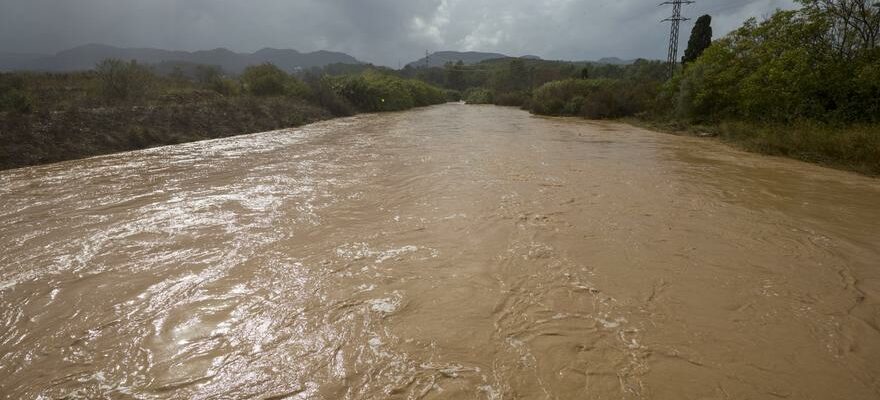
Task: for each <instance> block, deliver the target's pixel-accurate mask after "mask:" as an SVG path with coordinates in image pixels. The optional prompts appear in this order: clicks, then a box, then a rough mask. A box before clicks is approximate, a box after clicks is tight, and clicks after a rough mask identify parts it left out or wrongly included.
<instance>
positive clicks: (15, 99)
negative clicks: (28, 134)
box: [0, 74, 34, 114]
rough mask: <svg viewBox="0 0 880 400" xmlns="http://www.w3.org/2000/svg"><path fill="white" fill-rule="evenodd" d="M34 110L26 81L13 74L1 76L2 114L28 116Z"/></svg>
mask: <svg viewBox="0 0 880 400" xmlns="http://www.w3.org/2000/svg"><path fill="white" fill-rule="evenodd" d="M33 109H34V105H33V100H32V99H31V96H30V95H29V94H28V93H27V90H26V88H25V83H24V79H23V78H22V77H21V76H17V75H13V74H0V112H3V111H13V112H18V113H22V114H27V113H30V112H31V111H33Z"/></svg>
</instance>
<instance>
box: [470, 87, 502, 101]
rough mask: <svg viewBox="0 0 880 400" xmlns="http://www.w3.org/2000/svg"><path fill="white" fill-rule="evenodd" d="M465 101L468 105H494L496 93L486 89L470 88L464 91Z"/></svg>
mask: <svg viewBox="0 0 880 400" xmlns="http://www.w3.org/2000/svg"><path fill="white" fill-rule="evenodd" d="M463 97H464V101H465V102H467V103H468V104H493V103H494V101H495V93H494V92H493V91H492V90H490V89H485V88H470V89H468V90H465V91H464V95H463Z"/></svg>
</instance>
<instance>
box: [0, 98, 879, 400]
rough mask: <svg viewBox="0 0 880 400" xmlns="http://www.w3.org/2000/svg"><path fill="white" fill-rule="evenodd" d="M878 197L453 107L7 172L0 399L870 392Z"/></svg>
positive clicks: (675, 147)
mask: <svg viewBox="0 0 880 400" xmlns="http://www.w3.org/2000/svg"><path fill="white" fill-rule="evenodd" d="M878 204H880V183H878V181H876V180H872V179H870V178H865V177H860V176H856V175H853V174H847V173H844V172H839V171H832V170H828V169H823V168H820V167H816V166H813V165H808V164H803V163H798V162H795V161H789V160H782V159H776V158H768V157H762V156H758V155H753V154H747V153H743V152H738V151H735V150H732V149H730V148H728V147H725V146H723V145H720V144H717V143H715V142H712V141H705V140H699V139H693V138H684V137H676V136H671V135H664V134H659V133H653V132H650V131H646V130H643V129H638V128H633V127H631V126H628V125H623V124H618V123H605V122H589V121H582V120H568V119H549V118H538V117H533V116H530V115H529V114H528V113H526V112H523V111H520V110H516V109H510V108H500V107H490V106H464V105H452V104H450V105H444V106H436V107H431V108H426V109H420V110H416V111H410V112H405V113H394V114H381V115H362V116H357V117H353V118H347V119H340V120H334V121H326V122H321V123H317V124H314V125H310V126H306V127H302V128H298V129H293V130H289V131H279V132H269V133H261V134H255V135H248V136H241V137H233V138H227V139H220V140H215V141H207V142H198V143H189V144H183V145H177V146H169V147H163V148H157V149H151V150H145V151H138V152H133V153H125V154H117V155H110V156H103V157H98V158H93V159H87V160H79V161H72V162H66V163H61V164H54V165H48V166H40V167H31V168H24V169H19V170H12V171H4V172H0V231H2V232H3V234H2V236H0V246H2V248H3V249H4V252H3V253H2V254H0V318H2V321H3V322H2V325H0V394H3V395H4V396H6V397H8V398H38V397H40V396H44V397H48V398H53V397H63V396H65V395H68V396H70V397H73V398H77V397H80V398H95V397H110V398H214V397H218V396H222V397H232V398H241V397H248V396H253V397H256V398H294V399H297V398H302V399H344V398H350V399H366V398H401V399H410V398H483V399H511V398H560V399H564V398H588V399H617V398H651V399H727V398H730V399H740V398H752V399H764V398H768V399H773V398H792V399H874V398H877V397H878V396H880V384H878V381H880V330H878V327H880V300H878V296H880V264H878V260H880V241H878V240H877V238H880V225H878V221H880V207H878V206H877V205H878Z"/></svg>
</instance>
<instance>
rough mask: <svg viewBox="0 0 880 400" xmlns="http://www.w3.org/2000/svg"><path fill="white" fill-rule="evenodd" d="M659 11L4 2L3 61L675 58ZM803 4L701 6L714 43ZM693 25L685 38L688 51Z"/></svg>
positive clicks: (439, 0)
mask: <svg viewBox="0 0 880 400" xmlns="http://www.w3.org/2000/svg"><path fill="white" fill-rule="evenodd" d="M659 2H660V0H653V1H647V0H616V1H615V0H247V1H242V0H237V1H232V0H0V51H4V52H19V53H51V52H56V51H59V50H64V49H67V48H70V47H74V46H78V45H81V44H86V43H103V44H109V45H116V46H125V47H157V48H164V49H169V50H203V49H212V48H217V47H225V48H229V49H231V50H235V51H254V50H258V49H260V48H263V47H276V48H293V49H297V50H300V51H314V50H334V51H342V52H346V53H349V54H351V55H353V56H355V57H357V58H359V59H361V60H363V61H367V62H372V63H376V64H382V65H389V66H397V63H398V62H403V63H406V62H409V61H412V60H415V59H417V58H419V57H421V56H423V55H424V52H425V50H431V51H440V50H460V51H470V50H473V51H489V52H500V53H505V54H509V55H526V54H534V55H538V56H541V57H543V58H548V59H563V60H583V59H597V58H601V57H609V56H616V57H621V58H636V57H643V58H656V59H662V58H665V55H666V42H667V35H668V30H669V27H668V25H667V24H662V23H661V22H660V20H662V19H663V18H665V17H667V16H668V15H669V14H670V13H671V8H670V7H669V6H658V3H659ZM792 7H794V2H793V0H697V1H696V3H695V4H692V5H689V6H685V7H684V14H685V16H689V17H693V18H694V19H695V18H696V17H697V16H699V15H702V14H710V15H712V16H713V27H714V30H715V33H716V36H719V35H720V34H724V33H726V32H729V31H731V30H733V29H735V28H736V27H738V26H739V25H741V24H742V22H743V21H744V20H745V19H747V18H749V17H757V18H759V19H760V18H762V17H765V16H767V15H769V14H770V13H771V12H772V11H773V10H775V9H777V8H792ZM690 28H691V25H690V23H684V24H683V26H682V39H681V40H682V43H685V42H686V40H687V35H688V33H689V32H690Z"/></svg>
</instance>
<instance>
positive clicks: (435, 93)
mask: <svg viewBox="0 0 880 400" xmlns="http://www.w3.org/2000/svg"><path fill="white" fill-rule="evenodd" d="M330 79H332V86H333V89H334V92H335V93H336V94H338V95H339V96H341V97H343V98H344V99H346V100H347V101H348V102H349V103H351V104H352V105H353V106H354V107H355V108H356V109H358V110H360V111H365V112H377V111H400V110H406V109H410V108H413V107H423V106H428V105H432V104H440V103H443V102H445V101H446V96H445V95H444V94H443V91H441V90H440V89H438V88H436V87H434V86H431V85H428V84H427V83H424V82H421V81H416V80H411V79H401V78H397V77H394V76H390V75H385V74H381V73H378V72H371V71H368V72H366V73H363V74H361V75H349V76H341V77H334V78H330Z"/></svg>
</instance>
